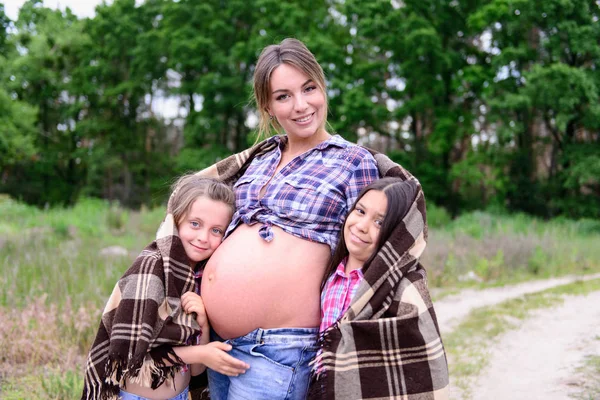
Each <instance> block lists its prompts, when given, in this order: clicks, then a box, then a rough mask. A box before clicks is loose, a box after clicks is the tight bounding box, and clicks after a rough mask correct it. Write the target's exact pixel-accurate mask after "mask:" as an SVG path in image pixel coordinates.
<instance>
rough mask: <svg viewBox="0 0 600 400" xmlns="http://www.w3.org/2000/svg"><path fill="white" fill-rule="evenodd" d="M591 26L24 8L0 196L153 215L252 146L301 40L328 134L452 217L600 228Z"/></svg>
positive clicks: (131, 7)
mask: <svg viewBox="0 0 600 400" xmlns="http://www.w3.org/2000/svg"><path fill="white" fill-rule="evenodd" d="M599 10H600V6H598V3H597V2H596V1H594V0H548V1H538V0H535V1H532V0H453V1H446V0H443V1H442V0H419V1H416V0H406V1H389V0H372V1H368V2H364V1H358V0H346V1H334V0H317V1H313V2H310V3H306V2H300V1H289V2H280V1H275V0H257V1H254V2H245V1H241V0H234V1H227V2H223V1H217V0H207V1H202V2H198V1H192V0H179V1H175V0H146V1H144V2H136V1H134V0H115V1H114V2H110V4H107V3H102V4H101V5H99V6H98V7H97V9H96V15H95V16H94V17H93V18H91V19H78V18H77V17H76V16H75V15H73V14H72V13H71V12H70V10H68V9H67V10H66V11H64V12H62V11H57V10H52V9H49V8H46V7H44V6H43V3H42V2H41V0H28V1H26V2H25V4H24V5H23V6H22V8H21V10H20V13H19V17H18V19H17V20H16V21H11V20H10V19H8V18H7V17H6V15H5V14H4V11H3V6H2V5H0V54H2V56H0V191H2V192H6V193H10V194H11V195H12V196H13V197H15V198H20V199H23V200H24V201H27V202H28V203H31V204H36V205H39V206H42V205H47V204H48V205H55V204H57V205H73V204H75V203H76V201H77V199H78V198H79V197H80V196H85V197H90V196H91V197H99V198H104V199H108V200H111V201H118V202H119V203H120V204H122V205H123V206H125V207H139V206H141V205H142V204H144V205H150V206H152V205H156V204H158V203H160V202H161V201H163V200H164V198H165V197H166V195H167V192H168V190H166V188H167V187H168V183H169V182H170V181H172V179H173V178H174V177H175V176H176V175H177V174H179V173H182V172H184V171H190V170H199V169H201V168H202V167H204V166H206V165H208V164H209V163H211V162H212V161H213V160H216V159H221V158H223V157H225V156H227V155H228V154H231V153H232V152H235V151H239V150H241V149H243V148H246V147H247V146H248V145H249V144H251V143H253V139H254V135H255V131H254V127H255V125H256V116H257V113H256V110H255V105H254V104H253V103H252V102H251V101H250V95H251V81H252V74H253V71H254V67H255V63H256V59H257V57H258V55H259V52H260V50H261V49H262V48H263V47H265V46H266V45H269V44H273V43H277V42H279V41H280V40H281V39H283V38H285V37H296V38H298V39H301V40H303V41H304V42H305V43H306V44H307V45H308V47H309V48H310V49H311V50H312V51H313V52H314V53H315V55H316V57H317V59H318V60H319V61H320V63H321V65H322V66H323V69H324V72H325V74H326V77H327V83H328V101H329V117H330V118H329V122H330V125H329V126H330V130H331V131H332V132H338V133H340V134H342V135H343V136H344V137H346V138H348V139H350V140H357V141H358V142H359V143H361V144H363V145H366V146H369V147H372V148H375V149H378V150H380V151H384V152H387V153H388V154H389V155H390V157H391V158H392V159H394V160H396V161H398V162H401V163H402V165H403V166H405V167H406V168H408V169H409V170H410V171H411V172H412V173H413V174H414V175H415V176H417V177H418V178H419V180H420V182H421V183H422V185H423V187H424V189H425V192H426V194H427V198H428V200H430V201H433V202H435V203H436V204H438V205H440V206H443V207H444V208H445V209H446V210H448V212H449V213H450V215H451V216H453V217H456V216H457V215H459V214H460V213H461V212H465V211H468V210H475V209H485V208H487V207H490V206H493V207H500V208H508V209H510V210H514V211H523V212H527V213H529V214H534V215H539V216H543V217H551V216H556V215H566V216H569V217H572V218H579V217H590V218H598V217H600V207H598V206H597V205H598V204H599V203H600V179H599V178H598V177H599V176H600V162H599V159H598V156H597V155H598V154H599V152H600V147H599V146H600V134H599V130H600V123H599V122H598V121H600V103H599V90H600V89H599V87H600V80H599V79H600V75H599V74H598V62H599V59H600V44H599V43H598V40H597V38H598V37H600V24H598V18H599V17H600V15H599V14H600V12H599ZM166 100H168V101H169V102H170V103H169V104H174V105H175V110H171V111H172V112H171V113H167V112H166V111H167V110H165V109H160V107H159V106H158V105H159V104H163V103H162V102H163V101H166ZM24 182H26V183H27V184H24Z"/></svg>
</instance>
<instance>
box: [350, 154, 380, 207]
mask: <svg viewBox="0 0 600 400" xmlns="http://www.w3.org/2000/svg"><path fill="white" fill-rule="evenodd" d="M356 158H357V159H358V163H357V165H356V168H355V169H354V172H353V173H352V175H351V176H350V179H349V181H348V186H346V213H348V212H350V210H351V209H352V206H353V205H354V202H355V201H356V198H357V197H358V194H359V193H360V191H361V190H362V189H363V188H364V187H365V186H367V185H369V184H370V183H371V182H373V181H375V180H377V179H379V170H378V169H377V162H376V161H375V159H374V158H373V156H372V155H371V154H370V153H369V152H367V151H364V150H363V151H359V152H358V153H357V155H356ZM344 218H345V216H344Z"/></svg>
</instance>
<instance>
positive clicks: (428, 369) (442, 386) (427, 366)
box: [309, 151, 448, 400]
mask: <svg viewBox="0 0 600 400" xmlns="http://www.w3.org/2000/svg"><path fill="white" fill-rule="evenodd" d="M372 153H373V156H374V157H375V159H376V160H377V165H378V168H379V171H380V173H381V176H382V177H385V176H395V177H400V178H403V179H414V177H413V176H412V175H410V173H408V172H407V171H406V170H405V169H404V168H402V167H400V166H399V165H397V164H394V163H393V162H392V161H391V160H390V159H389V158H387V157H386V156H385V155H383V154H378V153H375V152H373V151H372ZM426 239H427V224H426V219H425V198H424V196H423V192H422V190H419V193H418V194H417V197H416V199H415V201H414V203H413V204H412V207H411V208H410V210H409V212H408V214H407V215H406V217H405V218H404V220H403V222H402V223H401V224H400V225H399V226H398V227H396V229H395V230H394V231H393V233H392V236H391V237H390V239H389V240H388V241H387V242H386V243H385V244H384V246H383V248H382V249H381V250H380V251H379V253H378V256H377V257H376V258H375V259H374V261H373V262H372V264H371V265H370V266H369V268H368V269H367V271H366V272H365V276H364V281H363V282H362V283H361V284H360V285H359V287H358V289H357V292H356V295H355V297H354V299H353V301H352V304H351V305H350V308H349V309H348V311H347V312H346V313H345V314H344V316H343V317H342V318H341V319H340V321H338V322H337V323H336V324H334V325H332V326H331V327H330V328H329V329H328V330H326V331H325V332H324V333H323V335H322V337H321V349H322V353H321V354H320V356H319V360H317V361H318V362H317V363H316V365H320V366H319V368H317V369H318V371H319V372H315V374H314V376H313V379H312V382H311V387H310V391H309V398H314V399H344V400H350V399H403V400H428V399H431V400H434V399H435V400H437V399H447V398H448V366H447V362H446V355H445V352H444V347H443V344H442V340H441V337H440V332H439V328H438V324H437V319H436V316H435V311H434V309H433V304H432V302H431V298H430V296H429V291H428V289H427V282H426V275H425V270H424V269H423V267H422V266H421V265H420V264H419V261H418V260H419V256H420V255H421V254H422V252H423V250H424V249H425V241H426Z"/></svg>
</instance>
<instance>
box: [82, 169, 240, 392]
mask: <svg viewBox="0 0 600 400" xmlns="http://www.w3.org/2000/svg"><path fill="white" fill-rule="evenodd" d="M174 188H175V189H174V191H173V194H172V195H171V199H170V201H169V206H168V214H167V218H166V219H165V221H163V225H162V226H161V228H160V230H159V233H160V232H169V231H173V229H177V230H178V232H179V236H171V235H168V234H167V235H162V236H161V235H158V237H157V240H155V241H153V242H152V243H151V244H150V245H148V246H147V247H146V248H145V249H144V250H143V251H142V253H141V254H140V255H139V256H138V257H137V258H136V260H135V261H134V263H133V265H132V266H131V267H130V268H129V269H128V270H127V271H126V272H125V274H124V275H123V277H122V278H121V279H120V280H119V282H117V285H116V286H115V288H114V290H113V293H112V294H111V296H110V298H109V300H108V303H107V305H106V308H105V309H104V312H103V314H102V321H101V324H100V328H99V330H98V334H97V336H96V340H95V341H94V344H93V346H92V348H91V350H90V353H89V356H88V361H87V366H86V371H85V383H84V390H83V395H82V399H117V398H120V399H122V400H129V399H135V400H143V399H151V400H159V399H161V400H163V399H176V400H179V399H185V400H187V398H188V385H189V382H190V376H191V375H198V374H200V373H202V372H203V371H204V370H205V369H206V367H210V368H211V369H213V370H216V371H219V372H220V373H222V374H225V375H232V376H235V375H238V374H241V373H244V372H245V371H246V369H247V368H248V365H247V364H246V363H244V362H242V361H240V360H237V359H235V358H234V357H231V356H230V355H229V354H227V352H228V351H229V350H231V346H230V345H229V344H225V343H221V342H212V343H209V330H210V328H209V326H208V321H207V317H206V312H205V310H204V305H203V303H202V299H201V298H200V296H199V294H197V293H196V292H197V291H198V288H199V279H200V277H201V276H202V270H203V267H204V261H206V260H207V259H208V258H209V257H210V256H211V254H212V253H213V252H214V251H215V249H216V248H217V247H218V246H219V245H220V244H221V241H222V239H223V235H224V233H225V229H226V228H227V225H228V224H229V221H230V220H231V216H232V214H233V212H234V202H235V196H234V194H233V191H232V190H231V188H230V187H229V186H227V185H225V184H224V183H222V182H219V181H217V180H215V179H210V178H202V177H199V176H197V175H186V176H184V177H182V178H180V179H179V181H178V182H177V183H176V184H175V186H174ZM181 261H187V262H183V263H182V262H181Z"/></svg>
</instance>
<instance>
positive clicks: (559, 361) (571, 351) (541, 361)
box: [472, 291, 600, 400]
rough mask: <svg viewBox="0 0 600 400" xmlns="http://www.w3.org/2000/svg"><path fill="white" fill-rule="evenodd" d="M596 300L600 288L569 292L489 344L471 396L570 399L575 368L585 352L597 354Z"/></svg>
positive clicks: (599, 301) (599, 320)
mask: <svg viewBox="0 0 600 400" xmlns="http://www.w3.org/2000/svg"><path fill="white" fill-rule="evenodd" d="M599 305H600V291H599V292H593V293H591V294H589V295H587V296H577V297H567V298H565V302H564V303H563V304H562V305H561V306H558V307H555V308H551V309H544V310H540V311H539V312H536V313H535V314H534V315H533V317H532V318H530V319H528V320H527V321H526V322H525V323H524V324H523V326H522V327H521V328H520V329H519V330H517V331H512V332H509V333H507V334H506V335H504V337H503V338H502V339H500V340H499V342H498V343H496V344H494V345H493V346H492V350H491V352H490V358H489V360H490V364H489V368H486V369H484V371H482V375H481V376H480V377H479V379H478V380H477V382H476V383H475V385H474V386H473V387H472V389H473V392H472V393H473V396H472V399H473V400H480V399H481V400H484V399H512V400H533V399H544V400H563V399H568V398H569V394H570V393H573V392H576V391H577V378H576V376H577V374H576V371H575V369H576V367H578V366H580V365H582V364H583V362H584V358H585V356H586V355H597V356H600V341H599V340H597V339H596V338H595V337H596V336H597V335H599V334H600V306H599Z"/></svg>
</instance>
